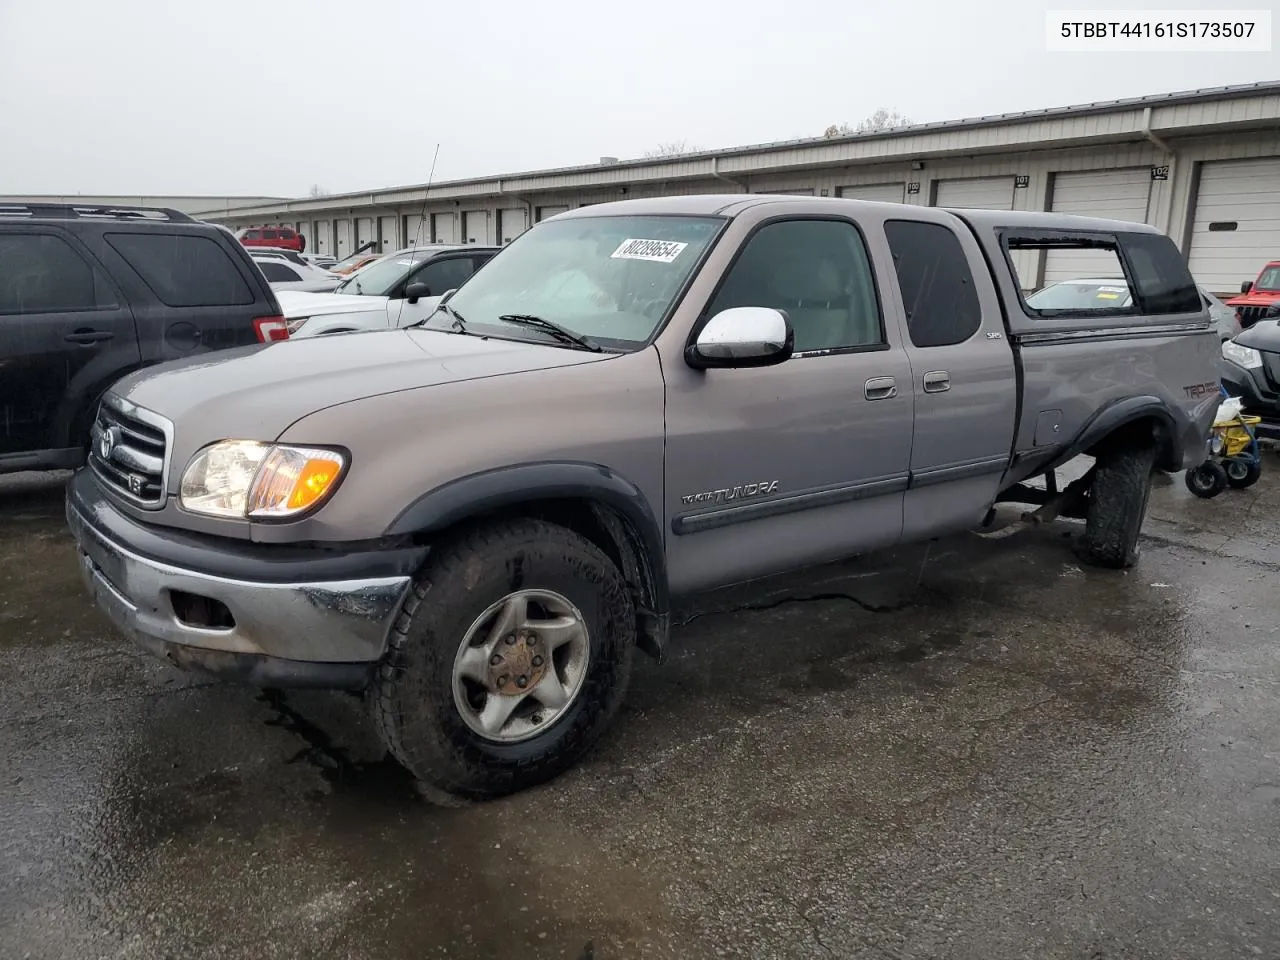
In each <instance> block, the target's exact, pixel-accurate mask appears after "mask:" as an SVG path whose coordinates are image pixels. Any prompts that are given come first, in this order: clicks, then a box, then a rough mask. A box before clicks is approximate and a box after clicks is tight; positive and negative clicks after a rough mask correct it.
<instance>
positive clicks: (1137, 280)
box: [1120, 233, 1204, 314]
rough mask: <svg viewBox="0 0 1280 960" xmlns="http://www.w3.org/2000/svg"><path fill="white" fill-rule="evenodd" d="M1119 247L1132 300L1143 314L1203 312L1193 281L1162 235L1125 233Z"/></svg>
mask: <svg viewBox="0 0 1280 960" xmlns="http://www.w3.org/2000/svg"><path fill="white" fill-rule="evenodd" d="M1120 245H1121V247H1123V249H1124V252H1125V254H1126V255H1127V256H1128V258H1129V267H1130V268H1131V269H1132V270H1133V287H1134V299H1135V300H1136V301H1137V303H1138V309H1139V310H1141V311H1142V312H1143V313H1145V314H1161V313H1198V312H1199V311H1201V310H1203V309H1204V306H1203V304H1202V301H1201V298H1200V291H1199V290H1198V289H1197V288H1196V281H1195V278H1193V277H1192V276H1191V271H1190V270H1188V269H1187V263H1186V261H1185V260H1183V259H1182V254H1180V253H1179V252H1178V248H1177V247H1175V246H1174V245H1173V241H1172V240H1170V239H1169V238H1168V237H1166V236H1165V235H1164V234H1157V233H1128V234H1122V235H1121V237H1120Z"/></svg>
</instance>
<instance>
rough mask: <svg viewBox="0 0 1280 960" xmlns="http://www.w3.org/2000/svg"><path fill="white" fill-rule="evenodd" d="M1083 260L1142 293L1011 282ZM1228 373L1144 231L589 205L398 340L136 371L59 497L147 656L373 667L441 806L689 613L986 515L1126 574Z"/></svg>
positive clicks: (305, 677) (518, 760)
mask: <svg viewBox="0 0 1280 960" xmlns="http://www.w3.org/2000/svg"><path fill="white" fill-rule="evenodd" d="M1077 254H1078V255H1081V256H1083V257H1084V258H1085V259H1086V260H1088V261H1089V262H1090V265H1091V267H1092V265H1093V264H1095V263H1096V262H1097V257H1098V256H1099V255H1101V254H1106V255H1109V256H1111V257H1113V258H1115V260H1116V262H1117V263H1118V264H1119V265H1120V266H1121V267H1122V268H1123V272H1124V274H1125V277H1126V281H1127V286H1128V289H1129V290H1130V291H1131V292H1132V297H1131V298H1130V299H1129V300H1128V302H1126V303H1123V304H1121V303H1120V302H1118V301H1117V302H1115V303H1109V302H1107V301H1100V302H1099V303H1098V304H1097V305H1095V306H1092V307H1090V308H1088V309H1065V310H1036V309H1034V308H1033V307H1030V306H1028V303H1027V299H1026V298H1025V297H1024V296H1023V293H1022V288H1023V287H1027V286H1034V285H1035V284H1025V283H1024V284H1020V283H1019V281H1018V278H1017V270H1018V269H1021V270H1023V271H1026V270H1036V271H1038V273H1037V276H1043V272H1044V266H1043V264H1044V263H1045V262H1046V258H1056V259H1054V263H1061V262H1064V261H1063V260H1062V259H1061V258H1063V257H1069V256H1072V255H1077ZM1090 258H1092V259H1090ZM1037 264H1038V266H1037ZM1093 269H1095V270H1096V267H1093ZM1086 275H1087V274H1086ZM1109 275H1111V274H1109ZM1217 365H1218V341H1217V337H1216V336H1215V335H1214V334H1213V332H1212V330H1211V328H1210V325H1209V317H1208V315H1207V314H1206V313H1205V310H1204V306H1203V304H1202V301H1201V299H1200V297H1199V295H1198V293H1197V291H1196V285H1195V283H1194V282H1193V280H1192V278H1191V276H1190V274H1189V273H1188V271H1187V267H1186V265H1185V263H1184V261H1183V259H1182V257H1181V256H1180V255H1179V253H1178V251H1177V249H1176V248H1175V247H1174V245H1173V244H1172V243H1171V242H1170V241H1169V239H1168V238H1167V237H1165V236H1163V235H1162V234H1160V233H1158V232H1157V231H1155V230H1153V229H1151V228H1149V227H1146V226H1142V225H1138V224H1132V223H1121V222H1112V221H1104V220H1094V219H1082V218H1075V217H1068V216H1062V215H1054V214H1041V213H1007V212H992V211H975V210H955V211H948V210H942V209H934V208H928V207H920V206H905V205H899V204H879V203H870V202H862V201H853V200H836V199H812V198H810V199H803V198H795V197H781V196H720V197H683V198H668V199H655V200H636V201H626V202H621V203H610V204H601V205H596V206H591V207H587V208H584V209H580V210H575V211H572V212H571V213H567V214H562V215H560V216H558V217H555V218H553V219H551V220H548V221H545V222H543V223H540V224H539V225H537V226H536V227H534V228H533V229H532V230H530V231H529V232H527V233H526V234H524V235H523V236H521V237H520V238H519V239H517V240H516V241H515V242H514V243H512V244H511V245H510V246H509V247H507V248H506V249H504V250H503V251H502V252H501V253H499V254H498V255H497V256H496V257H495V258H494V259H493V260H492V261H491V262H490V263H489V264H488V265H487V266H486V267H485V268H484V269H483V270H481V271H478V272H477V273H476V274H475V275H474V276H473V277H472V278H470V279H469V280H468V281H467V282H466V283H465V284H464V285H462V286H461V287H460V288H459V289H457V290H456V291H451V292H450V293H449V295H447V296H446V297H444V298H443V301H442V305H441V306H440V307H439V308H438V309H437V310H436V312H435V313H434V314H432V315H431V316H429V317H427V318H425V319H424V320H423V321H421V322H420V323H419V324H417V325H416V326H414V327H413V328H410V329H405V330H395V331H387V332H378V333H361V334H349V335H338V336H333V337H322V338H317V339H314V340H305V341H298V342H280V343H274V344H270V345H265V346H259V347H252V348H246V349H239V350H235V351H228V352H225V353H222V354H219V355H218V356H216V357H199V358H193V359H192V360H190V361H189V362H188V361H181V362H177V363H172V364H168V365H166V366H162V367H155V368H150V369H147V370H144V371H140V372H138V373H135V374H132V375H130V376H128V377H126V378H125V379H123V380H121V381H120V382H119V383H117V384H116V385H115V387H114V388H113V389H112V390H111V391H110V392H109V394H108V395H107V396H106V398H105V400H104V401H103V403H102V405H101V408H100V411H99V414H98V417H97V421H96V423H95V425H94V428H93V445H92V453H91V456H90V459H89V462H88V464H87V466H86V467H85V468H84V469H83V470H81V471H80V472H79V473H78V474H77V475H76V476H75V477H74V478H73V479H72V480H71V481H70V483H69V485H68V494H67V518H68V522H69V524H70V527H71V530H72V531H73V533H74V536H75V539H76V541H77V543H78V547H79V554H80V558H81V562H82V566H83V570H84V574H85V581H86V583H87V585H88V586H89V589H90V590H91V591H92V594H93V596H94V597H95V599H96V602H97V603H98V604H99V605H100V606H101V607H102V608H103V610H105V611H106V613H107V614H108V615H109V616H110V618H111V619H112V620H113V621H114V622H115V623H116V624H117V625H118V626H119V627H120V628H121V629H122V630H123V631H124V632H125V633H126V634H128V635H129V636H131V637H133V638H134V639H136V640H137V641H138V642H140V643H141V644H143V645H145V646H146V647H147V648H148V649H150V650H152V651H153V652H155V653H157V654H159V655H161V656H163V657H165V658H167V659H168V660H169V661H171V662H172V663H174V664H176V665H177V666H179V667H182V668H184V669H187V670H192V671H198V672H204V673H209V674H214V675H217V676H221V677H228V678H234V679H239V680H243V681H247V682H249V683H252V684H258V685H264V686H276V687H280V686H290V685H293V686H298V685H302V686H312V687H328V688H335V689H356V690H362V691H364V692H365V696H366V699H367V701H368V702H369V704H370V707H371V712H372V715H373V718H374V721H375V723H376V724H377V727H378V729H379V731H380V733H381V735H382V737H383V738H384V740H385V743H386V745H387V747H388V749H389V750H390V751H391V753H392V754H393V755H394V756H395V757H396V758H397V759H398V760H399V761H400V762H402V763H403V764H404V765H405V766H406V767H407V768H408V769H409V770H410V771H411V772H412V773H413V774H414V775H415V776H416V777H417V778H418V779H419V780H420V781H421V782H422V784H423V785H424V790H425V791H426V792H427V793H428V794H430V795H432V796H434V797H436V798H437V799H444V798H459V797H461V798H471V799H483V798H487V797H494V796H497V795H500V794H504V793H509V792H512V791H515V790H519V789H521V788H523V787H526V786H528V785H530V784H533V783H536V782H539V781H543V780H546V779H547V778H549V777H552V776H554V775H555V774H557V773H558V772H560V771H562V770H564V769H566V768H567V767H568V766H569V765H571V764H572V763H574V762H575V761H576V760H577V759H578V758H579V757H580V756H581V755H582V754H583V753H584V751H586V750H587V749H588V748H589V747H590V746H591V745H592V744H593V742H595V741H596V740H597V738H598V737H599V736H600V735H601V733H602V732H603V731H604V729H605V728H606V727H607V725H608V723H609V721H610V718H611V717H612V716H613V715H614V713H615V712H616V710H617V708H618V705H619V702H620V701H621V700H622V698H623V695H624V692H625V690H626V687H627V682H628V677H629V673H630V669H631V664H632V658H633V653H634V650H635V649H636V648H637V647H638V648H640V649H641V650H642V651H645V652H646V653H649V654H652V655H653V656H655V657H657V658H658V659H659V660H660V659H661V658H662V654H663V650H664V648H665V647H666V645H667V638H668V632H669V624H670V610H671V606H672V602H673V599H679V598H682V597H684V596H688V595H690V594H693V593H695V592H698V591H703V590H706V589H708V588H712V587H716V586H720V585H725V584H730V583H736V582H741V581H745V580H749V579H752V578H758V577H763V576H766V575H768V574H774V573H778V572H780V571H784V570H789V569H795V568H799V567H803V566H806V565H811V564H817V563H821V562H824V561H830V560H834V559H837V558H843V557H849V556H852V555H855V554H860V553H863V552H866V551H870V550H873V549H876V548H882V547H888V546H890V545H893V544H896V543H899V542H907V541H919V540H923V539H928V538H933V537H937V536H940V535H944V534H948V533H951V532H956V531H963V530H966V529H975V528H981V526H982V525H983V524H984V523H989V522H990V517H991V516H992V515H993V509H994V505H995V504H997V503H998V502H1000V501H1012V502H1021V503H1026V504H1029V505H1032V506H1036V507H1037V508H1038V509H1036V510H1035V511H1033V512H1029V513H1027V514H1024V516H1026V517H1030V518H1032V519H1038V518H1043V517H1046V516H1052V515H1055V514H1056V515H1063V516H1067V517H1075V518H1078V519H1083V520H1084V521H1085V522H1084V524H1083V525H1082V527H1081V529H1082V533H1081V536H1080V537H1079V542H1078V545H1077V549H1078V551H1079V552H1080V554H1081V555H1082V556H1084V557H1085V558H1086V559H1087V560H1088V561H1090V562H1092V563H1095V564H1097V565H1100V566H1104V567H1112V568H1121V567H1126V566H1128V565H1130V564H1132V563H1133V562H1134V561H1135V559H1136V558H1137V552H1138V534H1139V530H1140V527H1141V525H1142V521H1143V516H1144V514H1145V511H1146V503H1147V496H1148V493H1149V490H1150V486H1151V476H1152V473H1153V472H1154V471H1155V470H1165V471H1176V470H1180V469H1183V468H1185V467H1188V466H1195V465H1198V464H1199V463H1201V462H1202V461H1203V460H1204V458H1205V456H1206V441H1207V438H1208V430H1209V425H1210V423H1211V421H1212V419H1213V416H1214V412H1215V409H1216V407H1217V403H1218V397H1219V395H1218V375H1217ZM1081 454H1087V455H1089V456H1091V457H1093V458H1094V460H1093V464H1092V466H1091V467H1090V469H1089V470H1088V472H1087V473H1085V475H1084V476H1083V477H1081V478H1079V479H1078V480H1076V481H1075V482H1073V483H1071V484H1070V485H1068V486H1066V487H1065V489H1062V490H1059V488H1058V485H1057V484H1056V482H1055V478H1056V476H1057V474H1056V473H1055V470H1056V468H1058V467H1059V466H1060V465H1062V464H1063V463H1065V462H1066V461H1068V460H1070V459H1073V458H1076V457H1077V456H1079V455H1081ZM1038 477H1044V478H1045V480H1046V482H1045V483H1044V484H1039V483H1032V482H1030V481H1033V480H1035V479H1036V478H1038ZM784 642H785V641H784Z"/></svg>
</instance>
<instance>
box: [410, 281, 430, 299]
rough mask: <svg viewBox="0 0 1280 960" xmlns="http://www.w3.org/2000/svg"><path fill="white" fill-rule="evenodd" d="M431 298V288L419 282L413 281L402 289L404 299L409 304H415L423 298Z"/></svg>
mask: <svg viewBox="0 0 1280 960" xmlns="http://www.w3.org/2000/svg"><path fill="white" fill-rule="evenodd" d="M429 296H431V288H430V287H428V286H427V285H426V284H425V283H423V282H422V281H421V280H415V281H414V282H413V283H411V284H409V285H408V286H407V287H405V288H404V298H405V299H406V300H408V301H409V302H410V303H417V302H418V301H419V300H421V299H422V298H423V297H429Z"/></svg>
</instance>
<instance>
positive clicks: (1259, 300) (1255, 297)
mask: <svg viewBox="0 0 1280 960" xmlns="http://www.w3.org/2000/svg"><path fill="white" fill-rule="evenodd" d="M1223 302H1224V303H1225V304H1226V305H1227V306H1228V307H1269V306H1271V305H1272V304H1273V303H1280V290H1251V291H1250V292H1249V293H1242V294H1240V296H1238V297H1232V298H1231V299H1230V300H1224V301H1223Z"/></svg>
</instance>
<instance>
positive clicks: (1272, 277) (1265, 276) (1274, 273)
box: [1253, 267, 1280, 292]
mask: <svg viewBox="0 0 1280 960" xmlns="http://www.w3.org/2000/svg"><path fill="white" fill-rule="evenodd" d="M1253 288H1254V289H1255V290H1266V291H1268V292H1273V291H1278V290H1280V267H1267V269H1265V270H1263V271H1262V273H1261V275H1259V277H1258V282H1257V283H1255V284H1254V285H1253Z"/></svg>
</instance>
